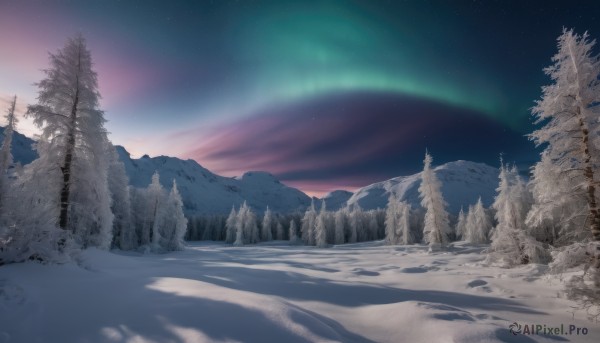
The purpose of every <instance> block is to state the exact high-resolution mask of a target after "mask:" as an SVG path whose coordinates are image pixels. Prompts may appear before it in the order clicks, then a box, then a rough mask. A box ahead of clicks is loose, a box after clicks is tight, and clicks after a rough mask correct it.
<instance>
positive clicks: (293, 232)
mask: <svg viewBox="0 0 600 343" xmlns="http://www.w3.org/2000/svg"><path fill="white" fill-rule="evenodd" d="M299 240H300V238H299V237H298V228H297V227H296V222H295V221H294V220H293V219H292V220H290V244H298V242H299Z"/></svg>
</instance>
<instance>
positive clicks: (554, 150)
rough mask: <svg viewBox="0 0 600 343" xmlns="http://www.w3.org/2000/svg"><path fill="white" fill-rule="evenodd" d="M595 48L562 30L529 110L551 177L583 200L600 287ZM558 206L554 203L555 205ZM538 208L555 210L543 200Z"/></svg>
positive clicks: (599, 85) (598, 62)
mask: <svg viewBox="0 0 600 343" xmlns="http://www.w3.org/2000/svg"><path fill="white" fill-rule="evenodd" d="M594 45H595V41H594V40H590V38H589V35H588V34H587V32H586V33H584V34H583V35H581V36H580V35H577V34H575V33H574V32H573V30H567V29H563V33H562V35H561V36H560V37H559V38H558V53H557V54H556V55H554V57H553V58H552V61H553V62H554V64H553V65H552V66H550V67H548V68H546V69H545V72H546V74H548V75H549V76H550V78H551V79H552V81H553V84H551V85H548V86H545V87H543V94H542V99H541V100H539V101H537V103H536V106H535V107H534V108H533V115H534V116H535V118H536V121H535V123H536V124H543V127H542V128H540V129H539V130H537V131H534V132H533V133H532V134H531V136H530V138H531V139H532V140H534V141H535V143H536V145H538V146H540V145H546V148H545V150H544V154H546V158H547V159H548V160H549V161H550V163H551V164H550V165H551V168H552V169H554V171H555V173H556V174H559V175H560V177H561V178H565V179H570V180H572V181H573V182H574V184H575V185H576V187H573V188H572V189H570V190H568V193H567V194H565V195H567V196H568V197H570V198H572V199H580V198H583V199H585V202H586V207H587V211H588V214H587V220H586V226H587V227H588V228H589V231H590V234H589V240H591V241H592V242H593V243H592V244H590V246H589V248H590V251H589V253H590V255H591V256H594V261H592V262H591V263H590V265H591V266H592V267H593V268H592V274H593V275H594V276H593V278H594V282H595V284H596V287H600V199H599V193H600V192H599V191H598V187H599V186H598V184H599V182H600V176H599V174H600V170H599V168H600V121H599V120H598V112H597V107H598V103H600V58H599V56H598V55H596V56H593V55H592V49H593V47H594ZM546 162H548V161H546ZM540 163H541V162H540ZM538 177H543V176H541V175H538ZM563 202H564V199H558V203H559V204H560V203H563ZM537 205H538V206H550V207H552V206H554V205H552V204H551V203H546V202H543V201H538V204H537ZM550 211H551V209H548V210H547V212H550Z"/></svg>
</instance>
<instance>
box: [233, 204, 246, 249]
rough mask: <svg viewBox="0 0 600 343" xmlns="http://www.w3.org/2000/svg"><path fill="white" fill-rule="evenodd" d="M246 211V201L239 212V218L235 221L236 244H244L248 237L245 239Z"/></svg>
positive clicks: (234, 243)
mask: <svg viewBox="0 0 600 343" xmlns="http://www.w3.org/2000/svg"><path fill="white" fill-rule="evenodd" d="M246 212H248V206H246V202H245V201H244V203H243V204H242V206H240V210H239V211H238V213H237V219H236V221H235V241H234V242H233V245H234V246H243V245H244V243H245V241H246V239H244V221H245V220H246Z"/></svg>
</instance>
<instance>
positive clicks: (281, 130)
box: [0, 1, 600, 196]
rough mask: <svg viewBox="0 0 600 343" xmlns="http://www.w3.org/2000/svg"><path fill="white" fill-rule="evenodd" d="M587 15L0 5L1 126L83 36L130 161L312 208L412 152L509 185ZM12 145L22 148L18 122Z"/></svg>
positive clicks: (369, 6) (527, 154)
mask: <svg viewBox="0 0 600 343" xmlns="http://www.w3.org/2000/svg"><path fill="white" fill-rule="evenodd" d="M140 5H141V6H140ZM598 10H600V4H594V3H579V4H571V5H569V4H564V3H556V4H553V3H549V2H545V3H543V4H521V3H519V2H506V3H501V4H491V3H477V2H460V3H454V4H447V3H444V2H433V3H421V2H408V3H401V4H400V3H398V4H397V3H391V4H390V3H387V4H386V3H377V4H375V3H370V2H361V1H357V2H335V1H333V2H331V1H313V2H294V1H289V2H268V1H258V2H252V3H242V4H240V3H235V2H230V1H223V2H219V3H217V4H209V3H193V4H191V3H183V2H180V3H176V4H165V3H161V2H153V1H149V2H144V3H143V4H141V3H139V2H134V1H126V2H124V3H116V2H96V1H83V2H74V3H70V2H65V1H43V2H42V1H20V2H8V1H0V44H2V46H3V47H6V52H5V54H4V56H3V57H2V63H1V64H0V75H2V77H1V78H0V110H2V111H4V109H5V108H6V104H5V103H6V101H7V99H8V97H9V96H11V95H12V94H16V95H17V96H18V113H19V114H20V115H21V117H22V114H23V113H24V111H25V105H26V104H32V103H34V102H35V97H36V88H35V87H34V86H33V83H35V82H38V81H39V80H41V78H42V76H43V74H42V73H41V69H43V68H46V67H47V65H48V59H47V53H48V52H50V53H54V52H55V51H56V50H57V49H58V48H61V47H62V46H63V45H64V42H65V41H66V39H67V38H68V37H71V36H73V35H74V34H75V33H77V32H81V33H82V34H83V35H84V36H85V37H86V40H87V42H88V47H89V49H90V50H91V52H92V57H93V59H94V61H95V70H96V72H97V73H98V78H99V85H100V93H101V94H102V96H103V100H102V102H101V107H102V109H103V110H105V111H106V117H107V119H108V123H107V129H108V131H109V132H111V134H110V138H111V140H112V141H113V143H114V144H115V145H122V146H124V147H125V148H126V149H127V151H129V152H130V153H131V154H132V156H135V157H141V156H142V155H144V154H148V155H149V156H159V155H165V156H173V157H178V158H182V159H193V160H195V161H196V162H198V163H199V164H200V165H201V166H203V167H205V168H207V169H209V170H210V171H212V172H214V173H216V174H218V175H223V176H228V177H231V176H240V175H242V174H243V173H244V172H247V171H253V170H260V171H267V172H269V173H272V174H273V175H275V176H276V177H277V178H278V179H279V180H281V181H282V183H284V184H286V185H289V186H291V187H295V188H298V189H300V190H301V191H303V192H304V193H306V194H308V195H311V196H313V195H318V196H323V195H324V194H326V193H328V192H331V191H333V190H339V189H344V190H350V191H355V190H356V189H357V188H360V187H364V186H367V185H370V184H372V183H375V182H380V181H384V180H387V179H390V178H392V177H397V176H401V175H411V174H414V173H415V172H418V171H420V169H421V168H422V159H423V155H424V153H425V149H426V148H428V149H429V150H430V151H431V153H432V155H433V158H434V164H435V165H442V164H444V163H447V162H450V161H455V160H461V159H462V160H469V161H475V162H480V163H486V164H488V165H491V166H496V164H494V163H495V162H496V161H497V160H498V156H499V154H500V153H503V154H504V156H505V158H506V160H507V161H509V162H514V163H516V164H517V165H518V166H519V167H520V168H521V170H523V167H524V166H530V165H532V164H533V162H534V161H536V160H537V158H538V152H537V151H536V149H535V148H534V144H533V143H532V142H529V141H528V140H527V139H526V138H525V137H524V135H525V134H527V133H529V132H531V130H532V128H533V125H532V123H531V122H532V120H531V118H530V112H529V108H530V107H531V106H533V104H534V101H535V100H536V99H539V97H540V93H541V91H540V89H541V87H542V86H543V85H546V84H548V83H549V82H550V80H549V78H548V77H546V76H545V75H544V73H543V68H544V67H546V66H548V65H550V63H551V57H552V56H553V55H554V54H555V50H556V42H555V40H556V37H557V36H558V35H559V34H560V32H561V30H562V28H563V27H569V28H570V27H574V28H575V29H576V31H577V32H580V33H581V32H583V31H590V33H591V35H592V36H595V37H597V36H598V34H599V33H600V23H598V21H597V20H595V19H596V18H595V15H594V13H598ZM425 13H433V14H425ZM31 23H34V24H33V25H32V24H31ZM503 23H504V24H505V23H510V24H511V25H510V26H507V27H505V28H504V29H503V30H496V27H497V26H498V25H501V24H503ZM48 27H52V30H48V29H47V28H48ZM415 33H418V34H415ZM417 37H418V38H417ZM17 131H19V132H21V133H24V134H25V135H27V136H29V137H31V136H32V135H34V134H35V133H36V129H35V128H34V127H33V125H32V123H31V121H29V120H23V119H21V123H20V125H19V127H18V129H17Z"/></svg>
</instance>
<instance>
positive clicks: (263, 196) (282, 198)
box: [117, 146, 310, 215]
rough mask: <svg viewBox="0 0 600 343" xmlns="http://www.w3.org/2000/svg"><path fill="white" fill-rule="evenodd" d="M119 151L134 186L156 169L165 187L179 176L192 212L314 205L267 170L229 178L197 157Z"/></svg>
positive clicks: (144, 181) (287, 209) (279, 209)
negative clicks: (134, 154)
mask: <svg viewBox="0 0 600 343" xmlns="http://www.w3.org/2000/svg"><path fill="white" fill-rule="evenodd" d="M117 152H118V153H119V157H120V159H121V161H123V163H124V164H125V169H126V171H127V175H128V176H129V180H130V184H131V185H132V186H135V187H147V186H148V184H150V179H151V178H152V174H154V171H158V173H159V174H160V183H161V184H162V185H163V186H164V187H165V188H170V187H171V184H172V182H173V179H175V180H176V181H177V187H178V188H179V191H180V192H181V196H182V198H183V202H184V207H185V212H186V214H188V215H196V214H213V213H221V214H226V213H229V211H231V207H232V206H233V205H235V206H236V207H239V206H240V205H241V204H242V203H243V202H244V201H247V202H248V205H249V206H250V207H252V208H253V209H254V210H256V211H257V212H259V213H260V212H264V210H265V209H266V208H267V206H269V207H270V208H271V210H273V211H274V212H282V213H287V212H292V211H296V210H304V209H305V208H306V207H307V206H308V205H309V204H310V198H309V197H308V196H307V195H306V194H304V193H302V192H301V191H299V190H297V189H295V188H291V187H288V186H286V185H284V184H282V183H281V182H279V180H277V178H275V177H274V176H273V175H271V174H269V173H267V172H260V171H251V172H247V173H245V174H243V175H242V176H240V177H234V178H229V177H223V176H219V175H216V174H214V173H212V172H211V171H209V170H208V169H206V168H204V167H202V166H200V165H199V164H198V163H197V162H196V161H194V160H181V159H179V158H175V157H167V156H159V157H148V155H144V156H143V157H142V158H139V159H132V158H131V156H130V155H129V153H128V152H127V150H125V148H123V147H121V146H117Z"/></svg>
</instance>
